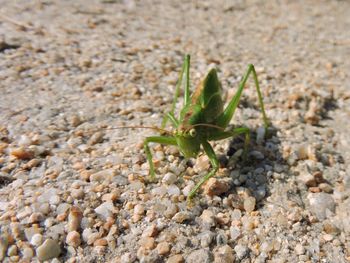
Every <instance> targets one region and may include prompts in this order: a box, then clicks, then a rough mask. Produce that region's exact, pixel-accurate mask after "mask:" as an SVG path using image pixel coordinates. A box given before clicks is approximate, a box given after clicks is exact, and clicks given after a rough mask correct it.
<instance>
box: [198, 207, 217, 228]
mask: <svg viewBox="0 0 350 263" xmlns="http://www.w3.org/2000/svg"><path fill="white" fill-rule="evenodd" d="M200 218H201V219H202V222H203V224H204V225H206V226H208V227H213V226H215V223H216V222H215V215H214V213H213V212H212V211H211V210H208V209H206V210H203V212H202V214H201V216H200Z"/></svg>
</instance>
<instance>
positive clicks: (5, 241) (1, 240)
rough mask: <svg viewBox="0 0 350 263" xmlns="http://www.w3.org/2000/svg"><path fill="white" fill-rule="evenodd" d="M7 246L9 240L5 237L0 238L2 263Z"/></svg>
mask: <svg viewBox="0 0 350 263" xmlns="http://www.w3.org/2000/svg"><path fill="white" fill-rule="evenodd" d="M8 245H9V240H8V237H7V236H6V235H2V236H0V260H1V261H2V260H3V259H4V258H5V256H6V251H7V247H8Z"/></svg>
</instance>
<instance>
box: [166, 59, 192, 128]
mask: <svg viewBox="0 0 350 263" xmlns="http://www.w3.org/2000/svg"><path fill="white" fill-rule="evenodd" d="M184 73H185V78H186V82H185V93H184V104H185V105H187V103H188V102H189V98H190V55H186V56H185V59H184V63H183V64H182V68H181V71H180V75H179V79H178V81H177V83H176V88H175V96H174V100H173V104H172V105H171V110H170V112H169V113H168V114H167V115H165V116H164V118H163V121H162V126H161V127H162V128H164V127H165V125H166V123H167V122H168V120H169V114H170V115H171V116H172V117H173V118H174V119H176V118H175V117H174V111H175V106H176V103H177V100H178V98H179V94H180V88H181V84H182V79H183V75H184ZM177 122H178V121H177Z"/></svg>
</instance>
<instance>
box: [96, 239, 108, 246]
mask: <svg viewBox="0 0 350 263" xmlns="http://www.w3.org/2000/svg"><path fill="white" fill-rule="evenodd" d="M107 245H108V242H107V240H106V239H104V238H99V239H97V240H95V242H94V247H97V246H107Z"/></svg>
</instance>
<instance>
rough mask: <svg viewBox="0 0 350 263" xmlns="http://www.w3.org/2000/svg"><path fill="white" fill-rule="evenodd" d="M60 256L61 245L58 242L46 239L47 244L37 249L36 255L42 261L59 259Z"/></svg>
mask: <svg viewBox="0 0 350 263" xmlns="http://www.w3.org/2000/svg"><path fill="white" fill-rule="evenodd" d="M60 254H61V248H60V245H59V244H58V243H57V241H55V240H52V239H46V240H45V242H44V243H43V244H42V245H41V246H40V247H38V248H37V249H36V255H37V257H38V259H39V260H41V261H45V260H49V259H51V258H57V257H58V256H59V255H60Z"/></svg>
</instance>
